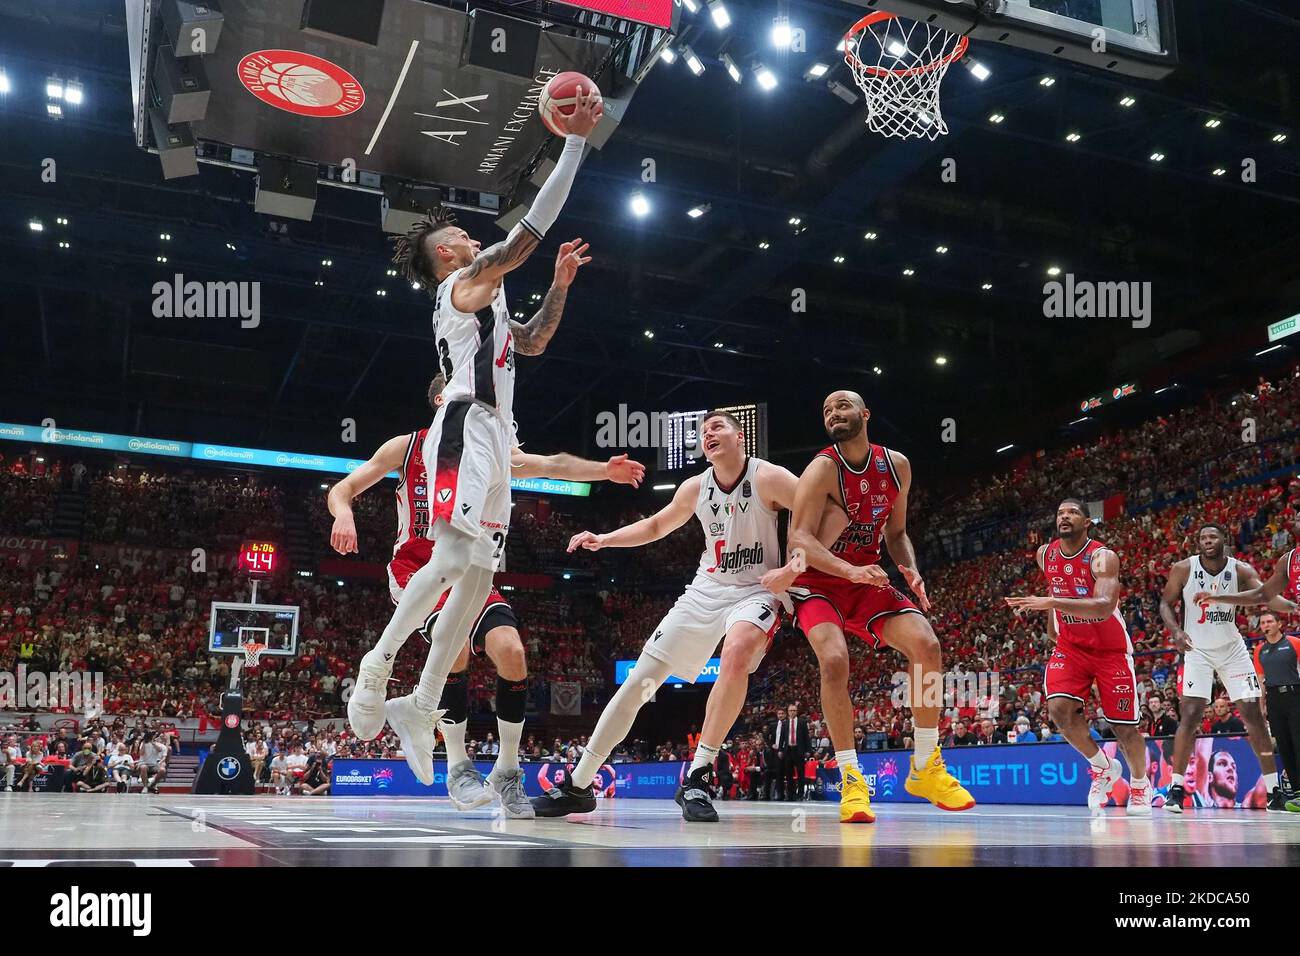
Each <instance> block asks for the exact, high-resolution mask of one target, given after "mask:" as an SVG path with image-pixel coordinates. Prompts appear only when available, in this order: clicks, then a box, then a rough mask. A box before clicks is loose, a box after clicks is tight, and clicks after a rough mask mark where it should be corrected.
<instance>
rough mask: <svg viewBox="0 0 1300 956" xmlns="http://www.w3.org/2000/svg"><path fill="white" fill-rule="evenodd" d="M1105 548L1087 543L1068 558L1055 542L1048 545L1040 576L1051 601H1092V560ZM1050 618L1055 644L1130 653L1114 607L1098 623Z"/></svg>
mask: <svg viewBox="0 0 1300 956" xmlns="http://www.w3.org/2000/svg"><path fill="white" fill-rule="evenodd" d="M1105 547H1106V546H1105V545H1104V544H1102V543H1101V542H1100V541H1094V540H1091V539H1090V540H1089V541H1088V543H1087V544H1085V545H1084V546H1083V550H1082V551H1079V552H1077V553H1075V554H1069V555H1068V554H1066V553H1065V552H1064V551H1063V550H1062V546H1061V541H1060V539H1059V538H1058V539H1057V540H1055V541H1053V542H1052V543H1051V544H1049V545H1048V546H1047V553H1046V554H1044V555H1043V573H1044V574H1046V575H1047V583H1048V587H1049V588H1050V589H1051V594H1052V597H1059V598H1073V599H1076V600H1077V599H1079V598H1090V597H1092V596H1093V595H1094V593H1095V588H1096V586H1097V579H1096V578H1095V577H1093V574H1092V558H1093V555H1095V554H1096V553H1097V552H1098V551H1100V550H1102V549H1103V548H1105ZM1052 614H1053V615H1054V616H1055V617H1056V634H1057V640H1058V641H1061V642H1064V643H1066V644H1073V645H1075V646H1076V647H1081V648H1088V649H1092V650H1099V651H1124V652H1126V653H1132V651H1133V645H1132V644H1131V643H1129V639H1128V628H1127V627H1125V626H1124V618H1122V617H1121V616H1120V613H1119V607H1118V606H1117V607H1116V608H1115V610H1114V611H1113V612H1111V614H1110V615H1109V616H1108V617H1104V618H1100V619H1098V620H1088V619H1085V618H1080V617H1074V616H1073V615H1069V614H1062V613H1061V612H1060V611H1053V612H1052Z"/></svg>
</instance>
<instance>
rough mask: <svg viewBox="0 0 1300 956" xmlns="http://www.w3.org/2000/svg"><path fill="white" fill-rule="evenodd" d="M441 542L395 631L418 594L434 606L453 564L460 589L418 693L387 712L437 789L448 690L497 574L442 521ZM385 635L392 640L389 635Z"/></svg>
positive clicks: (414, 762) (410, 759) (412, 762)
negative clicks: (436, 747) (437, 741)
mask: <svg viewBox="0 0 1300 956" xmlns="http://www.w3.org/2000/svg"><path fill="white" fill-rule="evenodd" d="M435 542H436V543H435V547H434V549H433V559H432V560H431V561H430V562H429V564H426V565H425V566H424V567H423V568H421V569H420V570H419V571H417V572H416V573H415V575H414V576H413V577H412V578H411V580H410V581H408V582H407V584H406V591H405V592H404V593H403V594H402V600H401V601H400V602H399V603H398V606H397V612H396V613H395V614H394V615H393V620H392V621H390V622H389V627H390V628H391V627H393V626H394V624H399V623H400V622H401V621H402V610H403V608H404V606H405V605H406V603H407V600H408V599H410V598H412V596H413V595H423V597H422V598H421V600H423V601H424V602H425V603H424V606H425V607H429V606H432V605H431V603H430V602H431V599H430V598H429V595H430V594H431V593H432V592H433V591H435V590H436V589H437V588H438V587H439V586H440V582H441V581H446V580H448V579H447V578H446V577H445V576H444V575H446V574H449V573H450V572H449V571H448V569H447V565H449V564H455V567H456V571H455V574H456V581H455V584H456V586H455V587H452V589H451V593H450V594H448V595H447V603H446V604H445V605H443V609H442V611H441V612H440V613H439V614H438V620H437V623H435V624H434V626H433V630H432V631H431V633H430V634H429V656H428V658H427V659H426V661H425V663H424V670H423V671H422V672H421V674H420V682H419V684H418V685H417V686H416V688H415V692H414V693H413V694H410V695H408V696H406V697H399V698H397V699H396V700H390V701H389V702H388V704H387V705H386V707H385V716H386V717H387V718H388V723H389V724H390V725H391V726H392V728H393V730H394V731H395V732H396V733H397V735H398V737H400V738H401V741H402V752H403V754H404V755H405V757H406V762H407V764H408V765H409V766H410V768H411V771H412V772H413V773H414V774H415V776H416V778H417V779H418V780H419V781H420V782H421V783H423V784H424V785H425V786H426V787H427V786H431V785H432V784H433V740H434V728H435V727H436V726H437V724H438V721H439V720H440V719H441V718H442V716H443V712H442V710H440V709H439V707H438V702H439V701H440V700H441V699H442V691H443V687H444V685H445V684H446V681H447V675H448V673H449V672H450V671H451V665H452V662H453V661H455V659H456V655H457V653H459V651H460V648H461V642H462V641H464V639H465V634H466V633H468V631H469V629H470V626H471V625H472V624H473V622H474V618H475V616H476V615H477V614H478V613H479V612H481V611H482V610H483V605H484V603H485V602H486V601H487V597H488V593H489V592H490V591H491V589H492V572H491V571H490V570H489V569H487V568H485V567H483V566H482V565H481V564H476V563H474V558H475V557H476V555H475V544H476V540H475V539H474V538H471V537H470V536H468V535H466V534H463V533H461V532H459V531H457V530H455V529H454V528H452V527H451V526H450V525H448V524H445V523H441V522H440V523H439V524H438V528H437V530H436V531H435ZM422 576H423V578H422ZM437 596H438V595H434V598H435V599H436V597H437ZM384 633H385V635H387V634H388V630H385V632H384Z"/></svg>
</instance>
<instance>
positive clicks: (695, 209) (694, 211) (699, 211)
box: [686, 203, 713, 219]
mask: <svg viewBox="0 0 1300 956" xmlns="http://www.w3.org/2000/svg"><path fill="white" fill-rule="evenodd" d="M712 208H713V206H712V205H710V204H709V203H705V204H704V205H703V206H692V207H691V208H690V209H688V210H686V215H688V216H690V217H691V218H692V219H699V218H700V217H701V216H703V215H704V214H705V213H706V212H708V211H709V210H710V209H712Z"/></svg>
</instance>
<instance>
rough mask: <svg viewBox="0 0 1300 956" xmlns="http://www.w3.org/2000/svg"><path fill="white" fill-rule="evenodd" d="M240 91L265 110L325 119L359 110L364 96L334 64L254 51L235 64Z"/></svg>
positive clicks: (309, 56)
mask: <svg viewBox="0 0 1300 956" xmlns="http://www.w3.org/2000/svg"><path fill="white" fill-rule="evenodd" d="M235 72H236V75H237V76H238V77H239V82H240V83H242V84H243V85H244V89H246V90H248V92H250V93H252V94H253V95H254V96H255V97H257V98H258V99H259V100H261V101H262V102H263V103H265V104H267V105H268V106H274V107H275V108H276V109H279V110H284V111H285V112H286V113H296V114H297V115H298V116H311V117H315V118H317V119H325V118H328V117H333V116H347V115H348V114H349V113H355V112H356V111H357V110H359V109H361V107H362V105H364V103H365V102H366V92H365V90H364V89H362V87H361V84H360V83H359V82H357V78H356V77H355V76H353V75H352V74H351V73H349V72H348V71H347V70H345V69H343V67H341V66H339V65H338V64H337V63H331V62H330V61H329V60H326V59H324V58H322V57H319V56H313V55H312V54H310V53H301V52H299V51H297V50H258V51H256V52H254V53H249V54H247V55H246V56H244V57H243V59H241V60H240V61H239V65H238V66H237V67H236V71H235Z"/></svg>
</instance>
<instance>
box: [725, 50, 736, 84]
mask: <svg viewBox="0 0 1300 956" xmlns="http://www.w3.org/2000/svg"><path fill="white" fill-rule="evenodd" d="M722 64H723V66H725V67H726V68H727V73H728V75H729V76H730V77H731V78H732V79H733V80H735V81H736V82H737V83H739V82H740V67H738V66H736V61H735V60H733V59H732V58H731V57H730V56H728V55H727V54H725V53H724V54H722Z"/></svg>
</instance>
